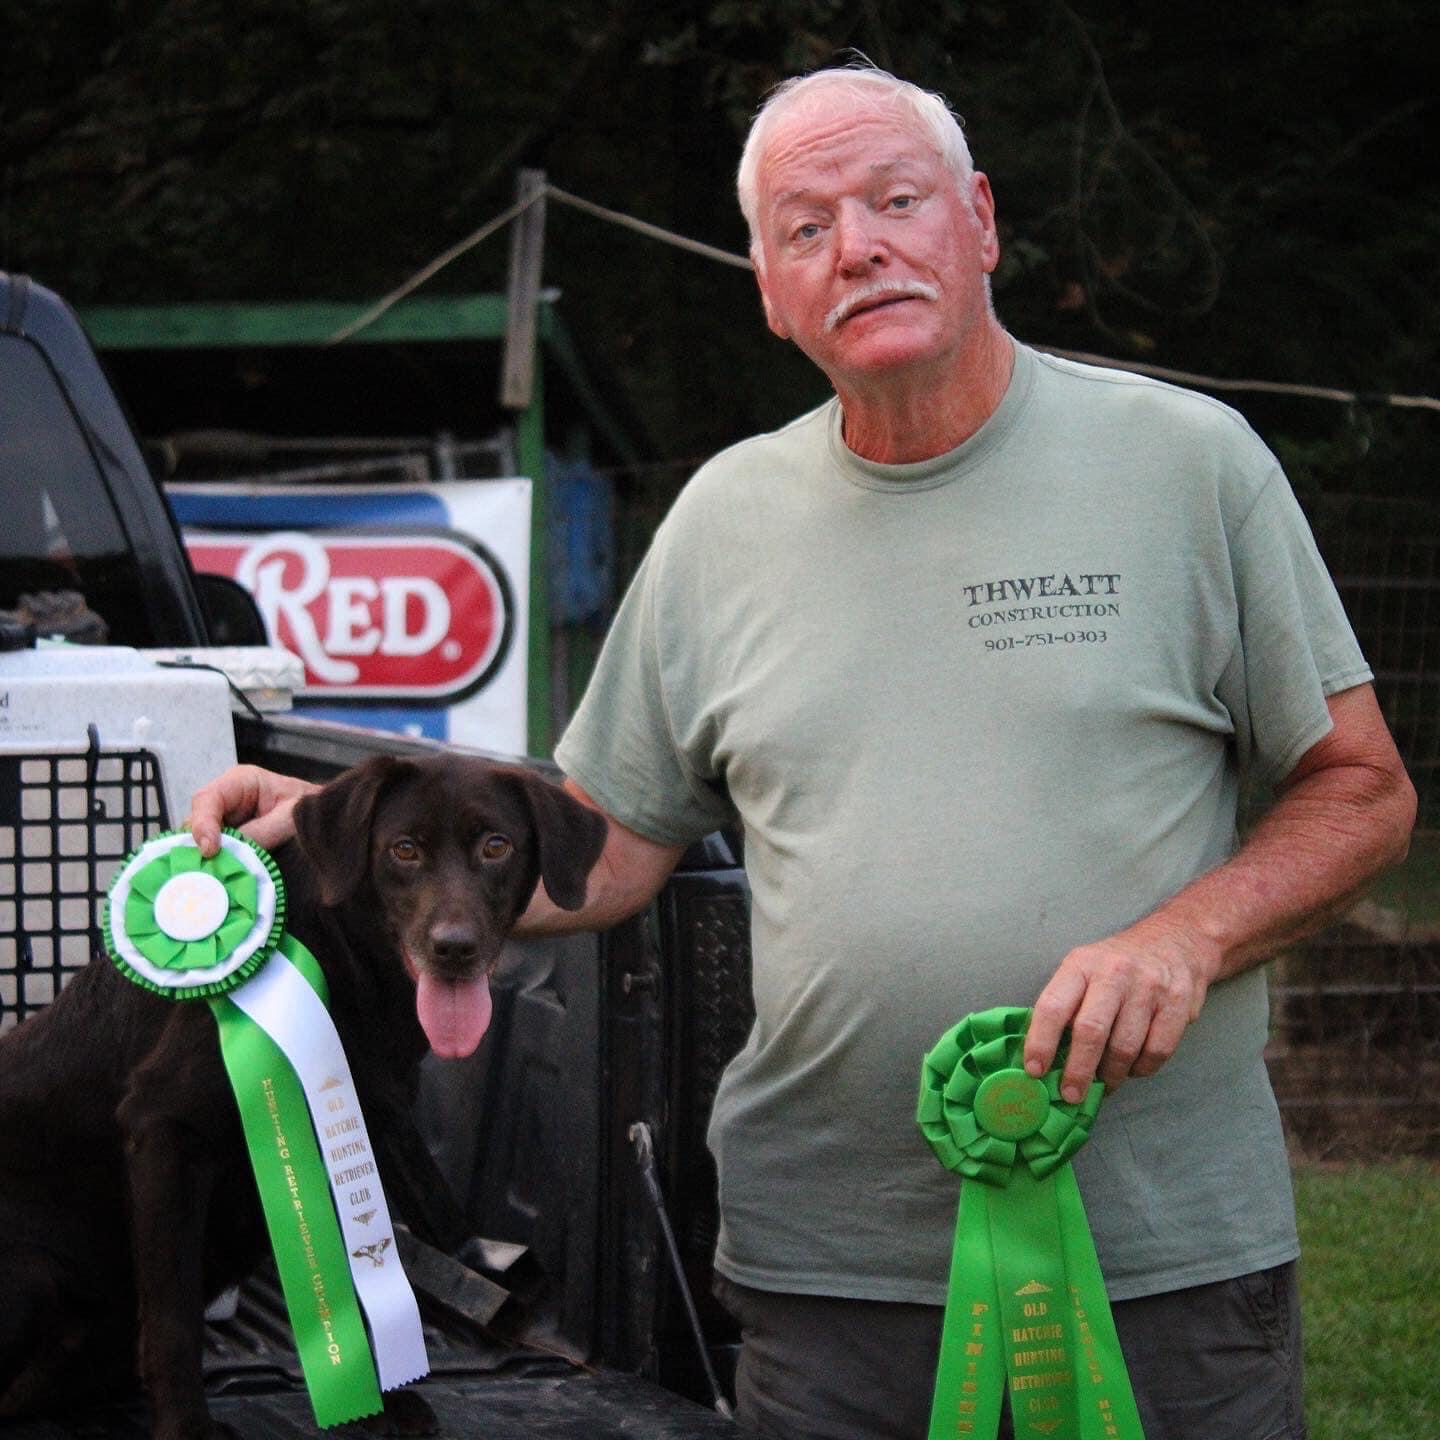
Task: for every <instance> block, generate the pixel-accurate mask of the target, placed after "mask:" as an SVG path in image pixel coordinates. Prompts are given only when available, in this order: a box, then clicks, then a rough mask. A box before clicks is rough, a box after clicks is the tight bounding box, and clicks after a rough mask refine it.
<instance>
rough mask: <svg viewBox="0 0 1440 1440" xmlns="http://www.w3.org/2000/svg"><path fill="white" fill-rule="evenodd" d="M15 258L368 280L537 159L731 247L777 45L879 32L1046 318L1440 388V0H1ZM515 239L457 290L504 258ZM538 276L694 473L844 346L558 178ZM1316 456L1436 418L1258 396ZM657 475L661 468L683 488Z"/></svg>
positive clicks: (883, 54)
mask: <svg viewBox="0 0 1440 1440" xmlns="http://www.w3.org/2000/svg"><path fill="white" fill-rule="evenodd" d="M0 34H3V35H4V36H5V37H6V39H5V42H4V43H3V44H0V268H5V269H11V270H18V271H25V272H28V273H30V274H32V275H34V276H35V277H36V278H37V279H39V280H40V281H42V282H43V283H46V284H48V285H50V286H52V287H53V288H55V289H58V290H60V291H61V292H62V293H63V294H65V295H66V296H67V298H69V299H70V300H71V301H72V302H74V303H76V304H78V305H85V304H92V303H118V302H142V301H144V302H178V301H190V300H195V301H199V300H275V299H287V298H332V299H346V300H355V301H357V302H362V301H368V300H370V299H373V298H374V297H376V296H378V295H380V294H382V293H384V292H386V291H388V290H389V289H391V288H392V287H393V286H394V285H396V284H397V283H398V282H399V281H401V280H403V279H404V278H405V277H406V276H407V275H409V274H410V273H411V272H413V271H414V270H416V269H418V268H419V267H420V266H421V265H422V264H424V263H425V262H426V261H427V260H429V259H430V258H431V257H432V256H433V255H435V254H436V253H437V252H438V251H440V250H441V249H443V248H445V247H446V246H447V245H449V244H450V243H451V242H453V241H454V240H456V239H457V238H459V237H460V236H462V235H465V234H466V233H468V232H469V231H471V230H473V229H475V228H476V227H477V226H478V225H479V224H480V223H481V222H483V221H484V220H486V219H487V218H489V217H490V216H492V215H494V214H496V213H498V212H499V211H500V210H502V209H503V208H504V207H505V206H506V205H508V204H509V203H510V201H511V199H512V198H513V194H514V183H515V172H516V170H517V168H518V167H519V166H522V165H527V166H535V167H539V168H542V169H544V170H545V171H546V172H547V174H548V176H549V178H550V179H551V180H552V181H553V182H554V183H555V184H557V185H560V186H562V187H564V188H565V189H568V190H570V191H572V192H575V193H577V194H580V195H582V196H585V197H587V198H589V199H592V200H595V201H597V202H599V203H601V204H604V205H607V206H611V207H613V208H615V209H618V210H622V211H625V212H628V213H630V214H633V215H636V216H640V217H643V218H645V219H647V220H650V221H653V222H655V223H657V224H660V225H664V226H666V227H668V228H671V229H674V230H677V231H680V232H682V233H684V234H687V235H690V236H693V237H696V238H699V239H703V240H706V241H709V242H710V243H712V244H716V245H719V246H722V247H724V248H726V249H730V250H737V251H738V250H743V248H744V245H745V237H744V232H743V228H742V225H741V222H740V219H739V216H738V213H737V212H736V209H735V204H734V200H733V195H732V189H731V177H732V173H733V168H734V165H735V162H736V160H737V158H738V152H739V144H740V139H741V137H742V135H743V131H744V127H745V125H746V123H747V119H748V117H749V115H750V113H751V112H752V111H753V108H754V106H755V104H756V102H757V100H758V99H759V97H760V96H761V95H763V93H764V92H765V91H766V89H767V88H768V87H769V86H770V85H772V84H773V83H774V82H775V81H776V80H778V79H779V78H781V77H782V76H784V75H785V74H788V73H793V72H795V71H797V70H801V69H808V68H813V67H814V66H816V65H820V64H826V63H830V62H832V61H834V60H835V59H836V58H837V56H838V55H839V53H840V52H843V51H844V50H845V49H846V47H857V48H858V49H860V50H863V51H864V52H865V53H866V54H868V55H869V56H871V57H872V58H873V59H874V60H876V61H877V62H879V63H881V64H885V65H887V66H890V67H892V68H894V69H895V70H897V71H898V72H900V73H901V74H903V75H905V76H907V77H909V78H912V79H914V80H916V81H918V82H920V83H922V84H924V85H927V86H930V87H933V88H937V89H939V90H942V91H943V92H944V93H945V94H946V95H947V96H948V97H949V98H950V100H951V101H952V103H953V105H954V106H955V108H956V109H957V110H958V112H959V113H960V114H961V115H962V116H963V117H964V119H965V121H966V124H967V127H968V129H969V132H970V136H971V142H972V148H973V149H974V152H975V156H976V160H977V163H978V164H979V165H980V167H981V168H982V169H984V170H986V171H987V172H988V173H989V174H990V176H991V178H992V181H993V183H994V186H995V190H996V194H997V197H998V201H999V207H1000V216H1001V221H1002V238H1003V241H1004V245H1005V258H1004V261H1003V264H1002V268H1001V270H1000V272H999V275H998V276H997V283H996V292H995V293H996V304H997V308H998V310H999V312H1000V314H1001V317H1002V319H1003V320H1004V321H1005V322H1006V324H1007V325H1008V326H1009V327H1010V328H1011V329H1012V331H1013V332H1014V333H1016V334H1017V335H1019V336H1020V337H1022V338H1024V339H1027V340H1030V341H1034V342H1037V343H1040V344H1049V345H1054V346H1059V347H1066V348H1070V349H1074V350H1084V351H1097V352H1103V353H1105V354H1108V355H1112V356H1116V357H1119V358H1122V359H1123V358H1129V359H1134V360H1148V361H1151V362H1154V363H1160V364H1165V365H1170V366H1176V367H1180V368H1185V369H1191V370H1197V371H1202V372H1206V373H1209V374H1212V375H1222V376H1224V375H1228V376H1241V375H1243V376H1255V377H1263V378H1268V379H1277V380H1295V381H1302V382H1309V383H1315V384H1326V385H1335V386H1341V387H1345V388H1350V389H1356V390H1360V391H1363V392H1385V391H1398V392H1408V393H1412V394H1413V393H1426V394H1434V393H1435V392H1436V390H1437V386H1440V380H1437V368H1440V367H1437V363H1436V362H1437V356H1436V346H1437V341H1436V336H1437V333H1440V323H1437V321H1440V314H1437V298H1436V297H1437V285H1436V257H1437V253H1440V243H1437V242H1440V185H1437V178H1436V168H1435V166H1434V164H1433V161H1432V159H1431V155H1430V140H1429V136H1430V131H1431V128H1432V126H1433V125H1434V123H1435V120H1436V86H1435V57H1436V55H1437V54H1440V44H1437V41H1440V6H1436V5H1435V4H1434V3H1433V0H1310V3H1300V0H1289V3H1286V0H1276V3H1267V4H1264V5H1256V4H1254V3H1253V0H1245V3H1239V0H1216V3H1211V4H1207V5H1203V6H1201V5H1177V4H1175V3H1173V0H1123V3H1112V4H1105V3H1101V0H1071V3H1068V4H1067V3H1060V0H994V3H966V0H958V3H957V0H938V3H937V0H927V3H916V0H861V3H855V0H774V3H759V0H673V3H663V4H662V3H653V0H613V3H608V4H607V3H602V0H509V3H503V4H502V3H494V0H483V3H482V0H408V3H400V0H240V3H236V0H109V3H103V0H52V3H38V0H31V3H26V0H0ZM506 255H507V246H506V244H505V241H504V239H503V237H496V238H495V239H492V240H491V241H489V242H487V243H486V244H484V245H482V246H480V247H478V248H477V249H476V250H474V251H472V252H471V253H470V254H469V255H467V256H466V257H465V258H464V259H462V260H461V261H459V262H458V263H457V264H456V265H454V266H453V267H452V268H451V269H449V270H447V271H446V272H444V274H443V275H442V276H441V277H440V278H439V279H438V280H436V281H434V282H432V284H431V290H432V292H441V291H445V290H455V291H460V290H466V291H470V290H481V289H499V288H503V284H504V276H505V264H506ZM545 281H546V283H547V284H550V285H554V286H558V287H559V288H560V289H561V290H562V292H563V297H564V298H563V302H562V305H563V313H564V315H565V318H566V320H567V323H568V324H569V326H570V327H571V329H572V331H574V332H575V333H576V335H577V336H578V338H579V340H580V342H581V345H582V348H583V350H584V352H585V354H586V355H587V357H588V360H589V363H590V364H591V366H592V368H594V369H595V370H596V371H597V372H599V373H600V374H601V375H602V376H603V377H604V384H605V385H606V386H607V387H608V390H609V393H610V395H611V398H612V399H613V401H614V403H615V404H616V405H617V407H618V408H619V409H620V410H621V412H622V413H623V414H624V415H625V416H626V417H627V419H628V420H629V422H630V424H631V425H632V426H633V427H634V428H635V429H636V430H637V432H638V433H639V435H640V437H641V439H642V442H643V445H644V448H645V450H646V452H647V453H648V454H649V455H651V456H652V457H654V458H655V459H657V460H663V461H673V462H675V463H674V464H673V465H668V466H657V467H655V468H654V469H653V470H652V471H650V472H648V473H649V474H650V477H651V478H650V480H649V481H648V483H649V484H650V485H652V486H655V487H658V489H659V490H660V491H662V492H663V491H665V490H667V489H673V488H674V486H675V485H677V484H678V483H679V482H680V480H681V479H682V478H683V474H684V472H685V470H686V468H687V467H688V462H689V461H691V460H692V459H694V458H696V457H701V456H703V455H705V454H707V453H708V452H711V451H713V450H714V449H716V448H717V447H719V446H721V445H723V444H726V443H728V442H729V441H731V440H733V439H735V438H738V437H739V436H741V435H744V434H747V433H751V432H753V431H755V430H757V429H760V428H764V427H768V426H771V425H773V424H776V423H779V422H781V421H783V420H785V419H787V418H788V417H789V416H791V415H792V414H794V413H796V412H797V411H799V410H800V409H802V408H805V407H807V406H808V405H811V404H813V403H815V402H816V401H817V400H819V399H820V398H822V397H823V394H824V393H825V392H824V381H823V379H822V378H821V377H819V376H818V375H817V374H816V373H815V372H814V371H812V370H811V368H810V367H809V365H808V363H806V362H805V361H803V359H801V358H799V357H798V356H796V355H795V354H794V353H793V352H791V351H789V350H788V349H787V347H785V346H783V345H782V344H781V343H780V342H778V341H776V340H774V339H772V338H771V337H770V336H769V335H768V333H767V332H766V331H765V329H764V327H763V324H762V323H761V320H760V314H759V307H758V305H757V304H756V303H755V299H754V296H753V293H752V291H753V285H752V281H751V279H750V277H749V276H748V275H747V274H745V273H744V272H742V271H739V270H732V269H728V268H726V267H724V266H721V265H718V264H715V263H713V262H710V261H707V260H704V259H701V258H697V257H695V256H692V255H688V254H685V253H683V252H680V251H676V250H672V249H670V248H668V247H663V246H659V245H656V244H655V243H654V242H652V241H649V240H645V239H642V238H640V237H638V236H635V235H632V234H630V233H629V232H626V231H622V230H619V229H616V228H614V227H612V226H608V225H606V224H604V223H603V222H601V221H598V220H595V219H593V218H590V217H588V216H586V215H583V214H580V213H578V212H575V211H573V210H565V209H561V208H560V207H558V206H553V205H552V207H551V210H550V216H549V221H548V230H547V249H546V262H545ZM1231 398H1233V403H1237V404H1239V405H1240V406H1241V407H1242V408H1244V409H1245V411H1246V413H1247V414H1249V415H1250V416H1251V418H1252V420H1254V421H1255V423H1256V424H1257V425H1258V426H1259V427H1260V428H1261V430H1262V432H1263V433H1265V435H1266V437H1267V438H1268V439H1269V440H1270V442H1271V443H1272V444H1273V445H1275V446H1276V447H1277V448H1279V449H1280V450H1281V452H1282V454H1283V457H1284V458H1285V460H1286V461H1287V463H1288V465H1289V466H1290V468H1291V471H1292V475H1293V477H1294V479H1295V481H1296V484H1297V488H1299V489H1300V490H1301V492H1302V495H1303V494H1305V493H1306V492H1307V491H1315V490H1319V489H1324V490H1328V491H1335V490H1344V491H1363V492H1380V493H1386V494H1392V495H1403V494H1427V493H1428V491H1429V484H1430V475H1429V466H1430V461H1429V456H1430V455H1431V453H1432V452H1433V445H1434V439H1435V435H1436V426H1437V424H1440V417H1437V416H1436V415H1435V414H1434V413H1433V412H1425V411H1413V410H1412V411H1404V410H1399V409H1395V408H1392V407H1388V406H1384V405H1380V404H1375V403H1362V404H1359V405H1338V404H1332V403H1325V402H1318V401H1309V400H1306V401H1298V400H1260V399H1256V398H1253V397H1231ZM657 498H660V497H657Z"/></svg>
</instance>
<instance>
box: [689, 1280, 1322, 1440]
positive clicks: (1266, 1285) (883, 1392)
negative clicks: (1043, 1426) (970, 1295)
mask: <svg viewBox="0 0 1440 1440" xmlns="http://www.w3.org/2000/svg"><path fill="white" fill-rule="evenodd" d="M715 1290H716V1294H717V1295H719V1297H720V1299H721V1301H722V1302H723V1303H724V1305H725V1307H726V1308H727V1309H728V1310H729V1311H730V1312H731V1313H732V1314H733V1315H734V1316H735V1318H736V1319H737V1320H738V1321H739V1322H740V1328H741V1338H742V1342H743V1343H742V1346H741V1351H740V1364H739V1368H738V1370H737V1372H736V1377H735V1385H736V1399H737V1403H738V1414H739V1419H740V1422H741V1425H742V1426H743V1427H746V1428H748V1430H749V1432H750V1433H751V1434H754V1435H760V1436H764V1437H767V1440H925V1436H926V1433H927V1431H928V1428H929V1423H930V1392H931V1386H932V1382H933V1377H934V1374H935V1361H936V1357H937V1356H938V1354H939V1349H940V1321H941V1314H942V1312H941V1311H940V1310H939V1309H938V1308H937V1307H935V1306H932V1305H903V1304H894V1303H889V1302H885V1301H876V1300H844V1299H837V1298H833V1297H830V1296H821V1295H791V1294H779V1293H775V1292H772V1291H766V1290H752V1289H750V1288H748V1287H747V1286H743V1285H736V1284H733V1283H732V1282H731V1281H728V1280H725V1279H717V1280H716V1285H715ZM1112 1309H1113V1311H1114V1315H1115V1328H1116V1330H1117V1331H1118V1332H1119V1335H1120V1345H1121V1348H1122V1349H1123V1350H1124V1352H1125V1363H1126V1367H1127V1368H1128V1370H1129V1372H1130V1383H1131V1385H1132V1387H1133V1388H1134V1391H1135V1400H1136V1403H1137V1404H1138V1406H1139V1408H1140V1420H1141V1423H1142V1424H1143V1425H1144V1427H1145V1440H1305V1416H1304V1406H1303V1392H1302V1377H1301V1362H1300V1301H1299V1293H1298V1289H1297V1286H1296V1267H1295V1265H1294V1264H1293V1263H1291V1264H1288V1265H1279V1266H1276V1267H1275V1268H1274V1269H1273V1270H1260V1271H1256V1272H1255V1273H1254V1274H1250V1275H1242V1276H1240V1277H1238V1278H1237V1279H1234V1280H1222V1281H1219V1282H1218V1283H1216V1284H1213V1285H1197V1286H1194V1287H1193V1288H1191V1289H1188V1290H1175V1291H1171V1292H1169V1293H1168V1294H1164V1295H1147V1296H1144V1297H1142V1298H1140V1299H1138V1300H1121V1301H1119V1302H1117V1303H1116V1304H1115V1305H1114V1306H1113V1307H1112ZM1000 1436H1001V1440H1013V1436H1012V1431H1011V1429H1010V1426H1009V1417H1008V1416H1006V1417H1005V1419H1004V1421H1003V1422H1002V1425H1001V1430H1000Z"/></svg>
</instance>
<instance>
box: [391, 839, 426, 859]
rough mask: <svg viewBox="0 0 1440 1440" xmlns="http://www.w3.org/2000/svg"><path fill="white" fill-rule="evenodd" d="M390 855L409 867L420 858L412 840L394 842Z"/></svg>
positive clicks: (418, 850)
mask: <svg viewBox="0 0 1440 1440" xmlns="http://www.w3.org/2000/svg"><path fill="white" fill-rule="evenodd" d="M390 853H391V855H393V856H394V857H395V859H397V860H399V861H400V862H401V863H402V864H405V865H410V864H413V863H414V862H415V861H416V860H418V859H419V858H420V847H419V846H418V845H417V844H416V843H415V842H414V841H413V840H396V841H395V842H394V843H393V844H392V845H391V846H390Z"/></svg>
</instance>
